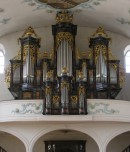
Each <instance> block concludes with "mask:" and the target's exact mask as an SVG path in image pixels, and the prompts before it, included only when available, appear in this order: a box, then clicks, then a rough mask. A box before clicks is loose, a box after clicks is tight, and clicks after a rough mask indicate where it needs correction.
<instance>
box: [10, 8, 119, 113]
mask: <svg viewBox="0 0 130 152" xmlns="http://www.w3.org/2000/svg"><path fill="white" fill-rule="evenodd" d="M56 20H57V23H56V25H53V26H52V34H53V36H54V51H53V52H52V53H43V55H41V54H40V53H39V48H40V42H41V41H40V38H39V37H38V36H37V34H36V33H35V31H34V30H33V29H32V28H31V27H29V28H28V29H27V30H26V31H25V33H24V34H23V36H22V37H21V38H20V39H19V41H20V43H21V52H20V53H19V55H18V56H16V57H15V58H14V59H12V60H10V62H11V71H10V87H9V89H10V91H11V93H12V94H13V95H14V97H15V98H16V99H43V114H87V98H108V99H109V98H115V97H116V95H117V94H118V93H119V91H120V90H121V87H120V77H119V75H120V71H119V60H115V59H114V58H112V56H111V52H110V50H109V42H110V38H109V37H108V35H107V34H106V33H105V31H104V30H103V28H101V27H99V28H98V29H97V31H96V33H95V34H93V36H92V37H91V38H90V44H89V47H90V51H89V53H88V55H87V56H82V55H77V52H76V49H75V48H76V45H75V36H76V34H77V26H76V25H74V24H73V23H72V14H70V13H69V12H66V11H62V12H58V13H57V16H56ZM33 35H34V36H33ZM39 54H40V55H39ZM50 54H51V55H50Z"/></svg>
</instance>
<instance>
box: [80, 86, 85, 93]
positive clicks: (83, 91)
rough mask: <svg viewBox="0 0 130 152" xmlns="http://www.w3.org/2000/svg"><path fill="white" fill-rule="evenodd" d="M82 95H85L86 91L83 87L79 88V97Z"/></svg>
mask: <svg viewBox="0 0 130 152" xmlns="http://www.w3.org/2000/svg"><path fill="white" fill-rule="evenodd" d="M80 94H83V95H85V89H84V87H83V86H80V87H79V95H80Z"/></svg>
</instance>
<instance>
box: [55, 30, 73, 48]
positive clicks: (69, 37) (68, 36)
mask: <svg viewBox="0 0 130 152" xmlns="http://www.w3.org/2000/svg"><path fill="white" fill-rule="evenodd" d="M63 39H65V40H66V41H68V42H69V45H70V46H71V47H73V36H72V35H71V34H70V33H69V32H60V33H58V34H57V35H56V42H57V44H56V48H58V47H59V45H60V43H61V42H62V40H63Z"/></svg>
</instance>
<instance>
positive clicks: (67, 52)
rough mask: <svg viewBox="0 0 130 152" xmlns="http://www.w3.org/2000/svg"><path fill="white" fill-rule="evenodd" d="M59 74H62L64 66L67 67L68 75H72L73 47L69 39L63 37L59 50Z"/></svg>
mask: <svg viewBox="0 0 130 152" xmlns="http://www.w3.org/2000/svg"><path fill="white" fill-rule="evenodd" d="M57 61H58V62H57V74H58V76H61V75H62V70H63V68H66V69H67V75H68V76H72V49H71V47H70V46H69V43H68V41H67V40H65V39H63V40H62V42H61V43H60V45H59V47H58V50H57Z"/></svg>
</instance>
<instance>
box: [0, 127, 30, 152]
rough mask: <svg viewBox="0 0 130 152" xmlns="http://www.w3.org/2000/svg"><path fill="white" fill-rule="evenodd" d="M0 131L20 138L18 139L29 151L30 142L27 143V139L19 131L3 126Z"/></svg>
mask: <svg viewBox="0 0 130 152" xmlns="http://www.w3.org/2000/svg"><path fill="white" fill-rule="evenodd" d="M0 131H2V132H5V133H8V134H10V135H12V136H14V137H16V138H18V139H19V140H20V141H21V142H22V143H23V145H24V146H25V149H26V151H28V150H29V148H28V147H29V143H28V141H27V140H26V138H25V137H24V136H23V135H22V134H21V133H19V132H18V131H15V130H14V129H10V128H8V127H6V126H1V127H0Z"/></svg>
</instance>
